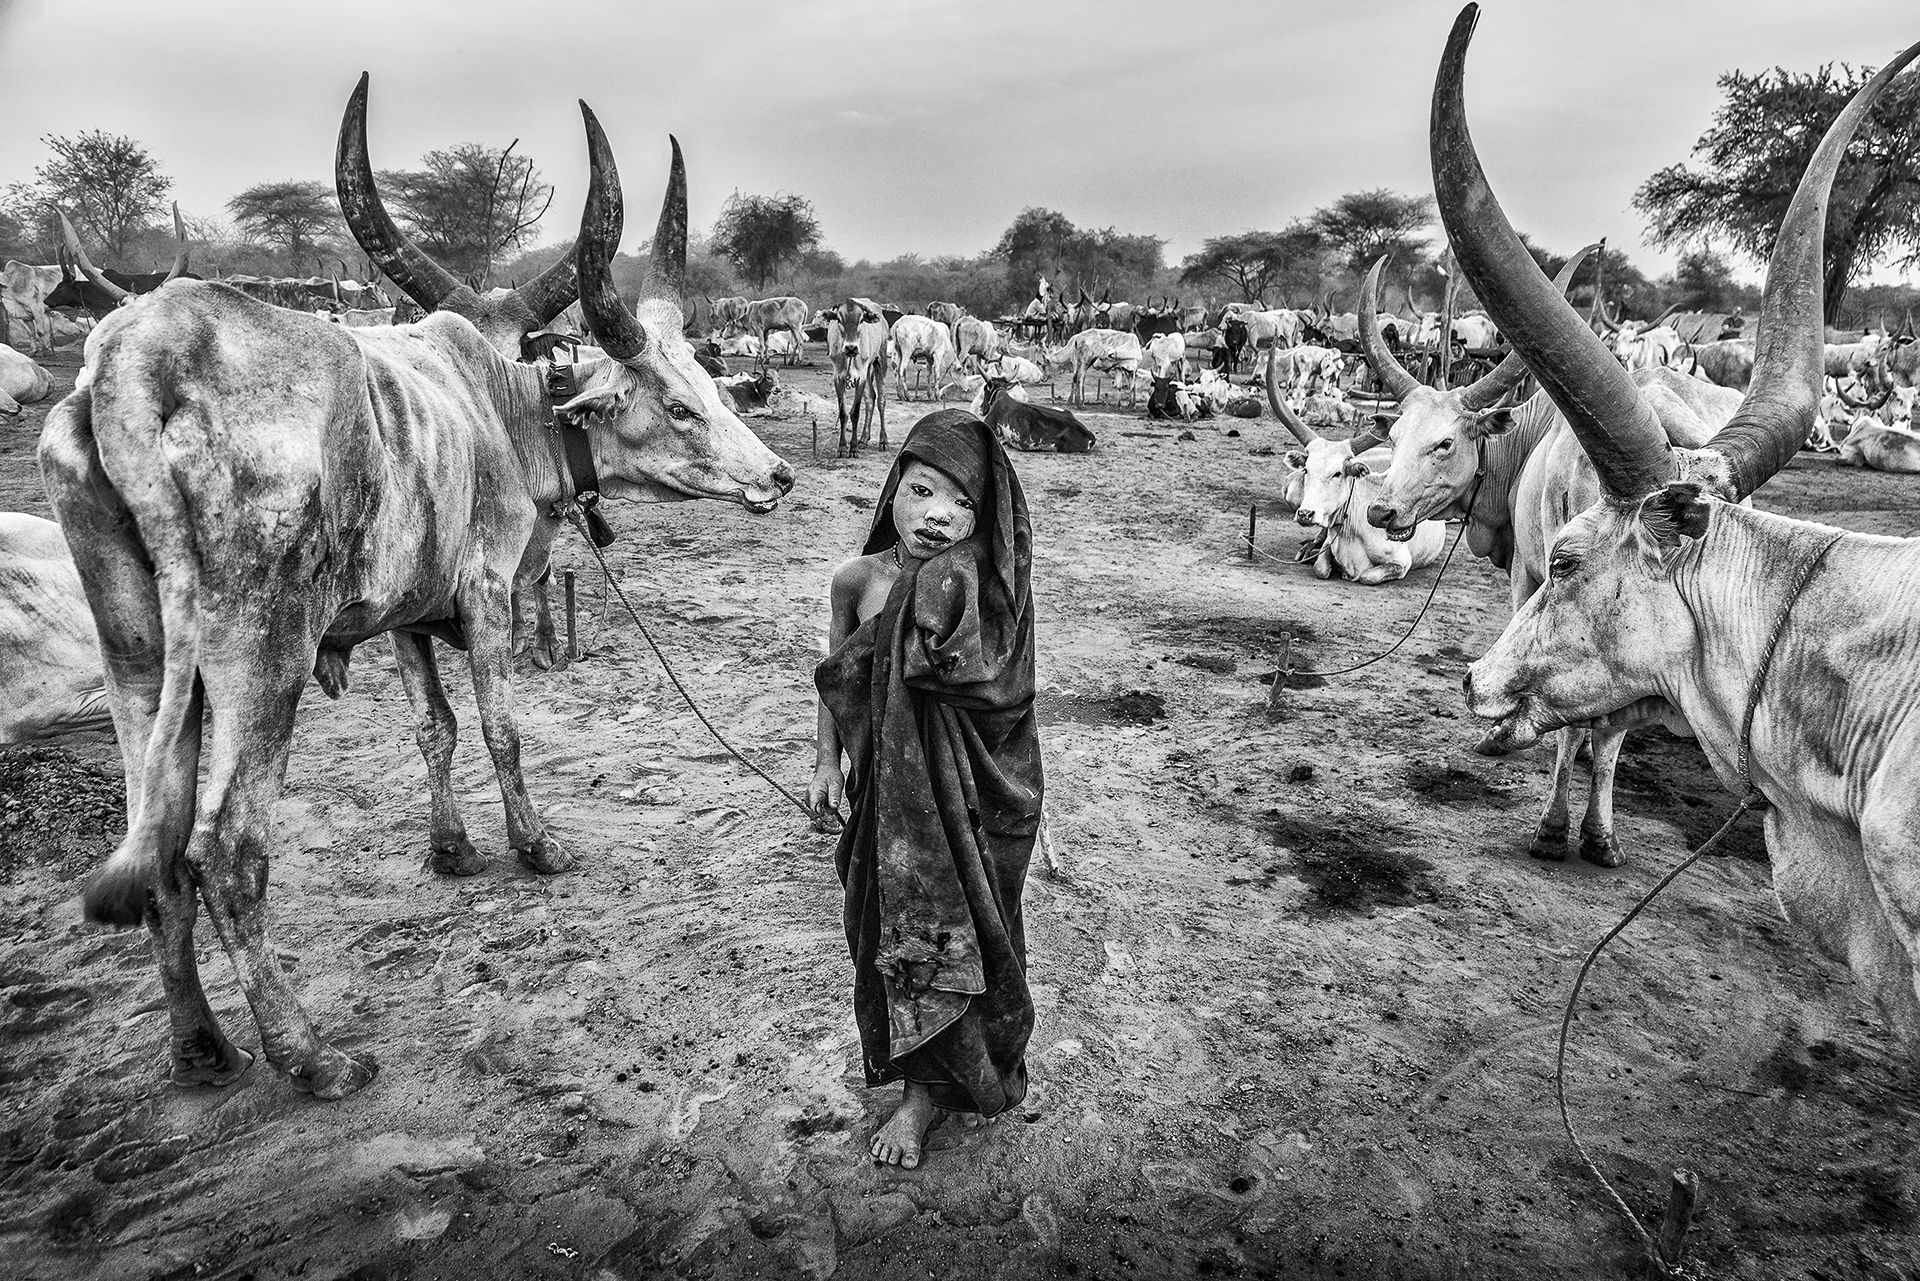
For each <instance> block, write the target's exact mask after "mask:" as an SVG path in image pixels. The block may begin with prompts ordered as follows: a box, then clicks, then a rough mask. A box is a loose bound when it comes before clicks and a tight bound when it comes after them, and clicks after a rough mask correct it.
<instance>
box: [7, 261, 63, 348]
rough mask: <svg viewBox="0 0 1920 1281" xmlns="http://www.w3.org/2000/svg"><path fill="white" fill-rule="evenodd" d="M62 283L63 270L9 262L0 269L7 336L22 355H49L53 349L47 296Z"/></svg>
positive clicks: (51, 319) (51, 322)
mask: <svg viewBox="0 0 1920 1281" xmlns="http://www.w3.org/2000/svg"><path fill="white" fill-rule="evenodd" d="M59 283H60V268H59V267H57V266H54V267H36V266H34V265H33V264H31V263H24V262H20V261H18V260H16V259H13V258H9V259H7V264H6V266H5V267H0V304H3V305H4V306H5V307H6V309H7V333H8V338H9V340H10V341H11V343H12V345H13V346H14V347H16V348H18V349H19V350H21V351H50V350H52V348H53V337H54V335H53V318H52V316H51V315H50V314H49V313H48V311H47V295H48V294H49V293H52V292H53V290H54V288H55V287H56V286H58V285H59Z"/></svg>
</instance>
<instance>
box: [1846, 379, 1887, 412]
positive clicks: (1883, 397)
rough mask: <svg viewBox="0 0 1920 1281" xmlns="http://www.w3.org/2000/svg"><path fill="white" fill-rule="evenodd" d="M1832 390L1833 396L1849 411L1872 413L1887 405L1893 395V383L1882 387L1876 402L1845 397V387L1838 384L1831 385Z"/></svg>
mask: <svg viewBox="0 0 1920 1281" xmlns="http://www.w3.org/2000/svg"><path fill="white" fill-rule="evenodd" d="M1833 390H1834V394H1835V395H1837V396H1839V397H1840V399H1841V400H1843V401H1845V402H1846V404H1847V407H1848V408H1849V409H1865V410H1868V411H1872V410H1875V409H1878V408H1880V406H1882V405H1884V404H1886V403H1887V400H1888V398H1889V397H1891V396H1892V395H1893V383H1892V382H1891V381H1889V382H1888V383H1887V385H1886V387H1884V388H1883V389H1882V390H1881V392H1880V396H1879V398H1878V399H1876V400H1855V399H1854V398H1853V397H1851V396H1849V395H1847V389H1846V388H1845V387H1842V386H1841V385H1840V384H1839V383H1835V384H1834V385H1833Z"/></svg>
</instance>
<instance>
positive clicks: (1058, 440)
mask: <svg viewBox="0 0 1920 1281" xmlns="http://www.w3.org/2000/svg"><path fill="white" fill-rule="evenodd" d="M1011 391H1012V384H1010V383H1009V382H1007V380H1006V379H1004V378H989V379H988V380H987V385H986V388H985V391H984V392H983V395H984V396H985V399H986V406H985V411H984V412H983V413H982V414H981V415H980V417H981V418H983V419H985V420H986V423H987V425H988V426H989V427H991V428H993V429H994V431H995V432H997V433H999V436H1000V439H1001V441H1002V443H1004V444H1007V445H1011V446H1013V448H1015V449H1021V450H1025V451H1027V452H1028V453H1039V452H1044V451H1047V450H1052V451H1053V452H1055V453H1060V454H1084V453H1086V452H1087V451H1088V450H1090V449H1092V448H1093V446H1094V435H1093V433H1092V432H1091V431H1089V430H1088V429H1087V426H1086V424H1085V423H1083V422H1081V421H1080V420H1079V419H1078V418H1075V417H1074V416H1073V414H1072V413H1071V412H1070V411H1068V410H1065V409H1055V408H1053V407H1051V406H1049V405H1033V404H1029V403H1027V402H1026V401H1024V400H1018V399H1016V398H1015V397H1014V396H1013V395H1011V394H1010V393H1011Z"/></svg>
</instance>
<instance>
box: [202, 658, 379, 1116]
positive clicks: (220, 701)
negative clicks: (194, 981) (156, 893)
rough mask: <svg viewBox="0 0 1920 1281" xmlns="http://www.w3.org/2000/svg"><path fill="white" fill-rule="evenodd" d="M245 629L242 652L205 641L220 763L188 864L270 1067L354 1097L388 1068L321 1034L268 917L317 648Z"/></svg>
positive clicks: (301, 1082)
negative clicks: (290, 760) (280, 814)
mask: <svg viewBox="0 0 1920 1281" xmlns="http://www.w3.org/2000/svg"><path fill="white" fill-rule="evenodd" d="M236 623H237V624H238V625H237V626H236V627H235V628H234V629H233V635H234V636H235V637H237V638H238V641H237V643H236V645H235V647H234V651H233V652H232V653H230V654H222V653H220V652H219V646H218V642H217V641H216V642H210V643H204V644H203V649H202V657H201V675H202V679H203V680H204V681H205V683H206V696H207V702H208V704H209V705H210V706H211V707H212V709H213V718H212V732H211V735H210V737H211V742H212V750H211V752H210V756H211V758H212V759H211V761H210V763H209V765H208V768H207V781H206V784H205V785H204V786H203V787H202V789H201V792H200V805H199V818H198V822H197V823H196V824H195V826H194V831H193V838H192V839H191V840H190V841H189V842H188V843H187V856H186V863H187V865H188V867H189V868H190V869H191V874H192V877H193V879H194V880H195V881H196V882H197V883H198V884H199V887H200V894H201V896H202V897H203V898H204V899H205V900H206V903H207V916H208V918H209V919H210V920H211V921H212V922H213V928H214V932H215V933H217V934H218V935H219V936H220V941H221V942H222V943H223V944H225V945H226V949H227V956H228V959H229V960H231V961H232V963H233V969H234V973H235V975H236V977H238V979H239V980H240V988H241V991H242V992H244V993H245V994H246V998H247V1004H248V1005H249V1006H250V1007H251V1008H252V1010H253V1017H254V1021H255V1022H256V1023H257V1024H259V1027H260V1043H261V1047H262V1048H263V1049H264V1050H265V1051H266V1055H267V1058H268V1059H269V1060H270V1061H271V1062H273V1063H274V1064H275V1065H276V1066H278V1067H279V1068H280V1069H281V1070H283V1071H285V1072H286V1073H287V1075H288V1076H289V1077H290V1078H292V1080H293V1083H294V1084H295V1085H296V1086H298V1087H299V1088H300V1089H302V1090H308V1091H311V1092H312V1093H313V1094H314V1095H316V1096H317V1097H319V1098H323V1099H338V1098H344V1097H345V1096H346V1095H348V1094H351V1093H353V1092H354V1091H355V1090H357V1089H359V1088H360V1087H361V1086H363V1085H365V1084H366V1083H367V1082H368V1081H371V1080H372V1079H373V1076H374V1073H375V1072H376V1071H378V1070H379V1067H378V1064H376V1063H375V1062H374V1061H373V1060H372V1059H371V1058H362V1059H356V1058H354V1057H353V1056H351V1055H349V1054H347V1053H345V1052H344V1051H342V1050H340V1049H337V1048H336V1047H334V1046H332V1045H329V1044H328V1043H327V1042H325V1041H323V1040H322V1039H321V1038H320V1037H319V1035H318V1034H316V1033H315V1032H314V1030H313V1024H312V1022H311V1021H310V1020H309V1019H308V1018H307V1013H306V1011H305V1010H304V1009H303V1008H301V1005H300V1000H299V998H298V997H297V996H296V995H295V994H294V991H293V985H292V984H291V983H289V982H288V981H287V975H286V972H285V970H283V969H282V968H281V965H280V958H279V956H278V954H277V953H276V951H275V948H274V946H273V941H272V938H271V937H270V934H269V931H268V928H267V916H266V891H267V843H268V841H269V840H271V839H272V836H273V806H274V802H275V801H276V800H277V799H278V798H279V796H280V791H281V787H282V785H283V784H284V782H285V780H286V773H287V755H288V752H289V750H290V748H291V746H292V742H293V722H294V713H295V711H296V709H297V708H298V707H299V704H300V691H301V687H302V686H303V685H304V684H305V683H306V677H307V669H308V668H309V667H310V666H311V665H312V657H311V656H312V653H313V642H312V640H311V639H308V638H305V637H302V636H300V635H298V634H297V633H294V632H293V629H290V628H285V627H275V626H273V624H272V621H271V620H259V621H258V622H256V623H254V624H253V625H249V620H236ZM276 633H277V634H276Z"/></svg>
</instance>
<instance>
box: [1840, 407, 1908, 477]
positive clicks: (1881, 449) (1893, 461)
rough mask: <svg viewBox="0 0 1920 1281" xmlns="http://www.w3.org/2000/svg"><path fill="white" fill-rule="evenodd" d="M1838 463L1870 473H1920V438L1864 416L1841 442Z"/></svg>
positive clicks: (1860, 417)
mask: <svg viewBox="0 0 1920 1281" xmlns="http://www.w3.org/2000/svg"><path fill="white" fill-rule="evenodd" d="M1835 461H1837V462H1840V463H1844V464H1845V465H1847V466H1849V467H1865V468H1867V469H1869V470H1871V471H1890V472H1906V473H1914V472H1920V436H1915V435H1914V434H1913V432H1912V430H1911V429H1903V428H1899V427H1890V426H1888V425H1886V424H1885V423H1882V422H1881V421H1880V420H1879V419H1877V418H1875V417H1873V416H1872V415H1871V414H1861V415H1860V416H1859V417H1857V418H1855V419H1854V420H1853V426H1852V427H1851V428H1850V429H1849V430H1848V431H1847V434H1846V436H1845V437H1844V438H1843V439H1842V440H1841V441H1840V453H1839V456H1838V457H1837V459H1836V460H1835Z"/></svg>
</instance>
